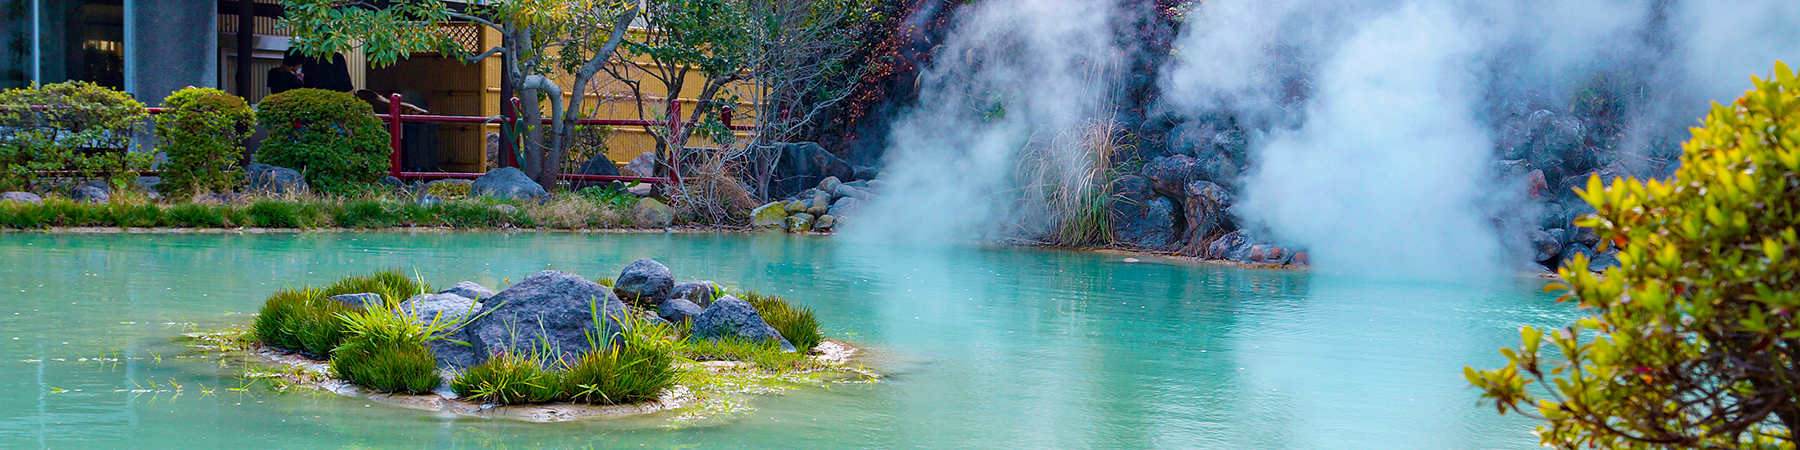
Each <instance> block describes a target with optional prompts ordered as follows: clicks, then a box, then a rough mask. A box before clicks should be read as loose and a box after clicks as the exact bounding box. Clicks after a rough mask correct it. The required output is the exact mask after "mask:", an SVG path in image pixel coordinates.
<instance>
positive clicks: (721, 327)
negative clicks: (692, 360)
mask: <svg viewBox="0 0 1800 450" xmlns="http://www.w3.org/2000/svg"><path fill="white" fill-rule="evenodd" d="M693 334H694V337H698V338H701V339H724V338H731V337H735V338H739V339H744V340H747V341H752V342H760V341H768V340H776V341H779V342H781V349H782V350H785V351H790V352H791V351H794V344H792V343H789V342H788V340H787V338H784V337H782V336H781V332H780V331H777V330H775V327H772V326H769V323H768V322H764V321H763V319H762V315H761V314H757V313H756V307H754V306H750V302H746V301H743V300H741V299H738V298H737V297H732V296H729V295H727V296H725V298H721V299H719V301H716V302H713V304H712V305H710V306H707V307H706V310H705V311H702V312H700V315H699V316H695V317H694V332H693Z"/></svg>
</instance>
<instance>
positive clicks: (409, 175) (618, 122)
mask: <svg viewBox="0 0 1800 450" xmlns="http://www.w3.org/2000/svg"><path fill="white" fill-rule="evenodd" d="M401 99H402V97H401V96H400V94H393V95H390V96H388V113H387V114H376V115H375V117H377V118H380V119H382V120H384V121H387V123H388V135H389V138H388V146H389V147H390V150H391V153H390V154H389V155H388V175H391V176H393V177H394V178H399V179H402V180H406V179H423V180H441V179H474V178H480V177H481V175H483V174H481V173H475V172H405V171H402V170H400V165H401V162H400V146H401V145H400V142H401V138H402V137H403V135H404V132H403V129H402V127H401V126H400V125H401V124H402V123H405V122H424V123H480V124H486V123H490V122H493V121H495V120H501V121H506V122H508V123H514V124H516V123H518V121H519V119H518V118H515V117H505V116H502V117H498V118H496V117H476V116H438V115H429V114H414V115H407V114H405V113H404V112H403V111H402V110H401ZM511 101H512V102H513V108H512V110H513V111H518V110H519V98H518V97H513V98H512V99H511ZM668 112H669V119H668V121H667V122H657V121H654V120H628V119H579V120H576V121H575V123H576V124H579V125H608V126H641V127H653V126H666V127H668V128H669V135H670V136H674V135H678V134H680V133H681V129H682V128H683V127H687V126H692V125H693V123H692V122H681V102H680V101H670V102H669V110H668ZM719 118H720V121H722V122H724V123H725V127H726V128H728V129H731V130H739V131H748V130H753V129H755V128H756V127H753V126H746V125H736V126H734V125H732V124H731V110H730V109H729V108H727V109H726V110H725V111H723V112H722V113H721V114H720V115H719ZM541 120H542V123H545V124H553V123H555V121H554V120H552V119H550V118H544V119H541ZM675 153H676V152H670V154H675ZM513 156H514V155H501V161H500V162H499V163H500V165H502V166H517V162H516V161H513V160H514V159H515V158H513ZM680 160H681V158H679V157H677V158H671V159H670V160H669V161H668V164H669V175H670V176H669V177H667V178H665V177H647V176H637V177H628V176H619V175H583V174H567V173H565V174H558V175H557V178H559V179H564V180H580V181H638V182H644V183H670V182H677V183H678V182H680V181H681V165H680V164H681V161H680Z"/></svg>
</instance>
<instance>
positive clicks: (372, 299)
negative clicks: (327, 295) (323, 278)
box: [331, 292, 382, 308]
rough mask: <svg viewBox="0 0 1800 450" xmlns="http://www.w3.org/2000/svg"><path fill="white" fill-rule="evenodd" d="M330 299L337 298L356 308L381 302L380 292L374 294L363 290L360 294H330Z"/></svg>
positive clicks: (376, 304) (377, 304)
mask: <svg viewBox="0 0 1800 450" xmlns="http://www.w3.org/2000/svg"><path fill="white" fill-rule="evenodd" d="M331 299H332V300H337V301H340V302H344V304H346V305H350V306H355V307H358V308H368V307H370V306H379V305H381V303H382V300H381V294H374V293H368V292H364V293H361V294H344V295H333V296H331Z"/></svg>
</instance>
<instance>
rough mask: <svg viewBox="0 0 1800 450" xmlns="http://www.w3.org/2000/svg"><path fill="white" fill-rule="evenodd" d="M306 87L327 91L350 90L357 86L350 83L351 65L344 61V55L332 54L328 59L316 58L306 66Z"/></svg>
mask: <svg viewBox="0 0 1800 450" xmlns="http://www.w3.org/2000/svg"><path fill="white" fill-rule="evenodd" d="M305 81H306V87H309V88H313V89H324V90H327V91H338V92H350V91H354V90H356V86H355V85H353V84H351V83H350V65H349V64H347V63H345V62H344V55H339V54H332V55H331V58H330V59H328V60H319V59H314V60H313V62H312V64H310V65H308V66H307V68H306V80H305Z"/></svg>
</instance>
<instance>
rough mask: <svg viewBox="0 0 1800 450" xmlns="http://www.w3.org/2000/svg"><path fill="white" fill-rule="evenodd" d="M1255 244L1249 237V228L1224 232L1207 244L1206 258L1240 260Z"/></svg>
mask: <svg viewBox="0 0 1800 450" xmlns="http://www.w3.org/2000/svg"><path fill="white" fill-rule="evenodd" d="M1255 244H1256V242H1255V241H1254V240H1253V239H1251V238H1250V232H1249V230H1237V231H1233V232H1230V233H1226V234H1225V235H1224V236H1220V237H1219V238H1218V239H1214V240H1213V241H1212V243H1211V244H1208V245H1207V247H1206V259H1230V260H1240V259H1242V258H1243V257H1245V256H1248V255H1249V254H1250V247H1251V246H1253V245H1255Z"/></svg>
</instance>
